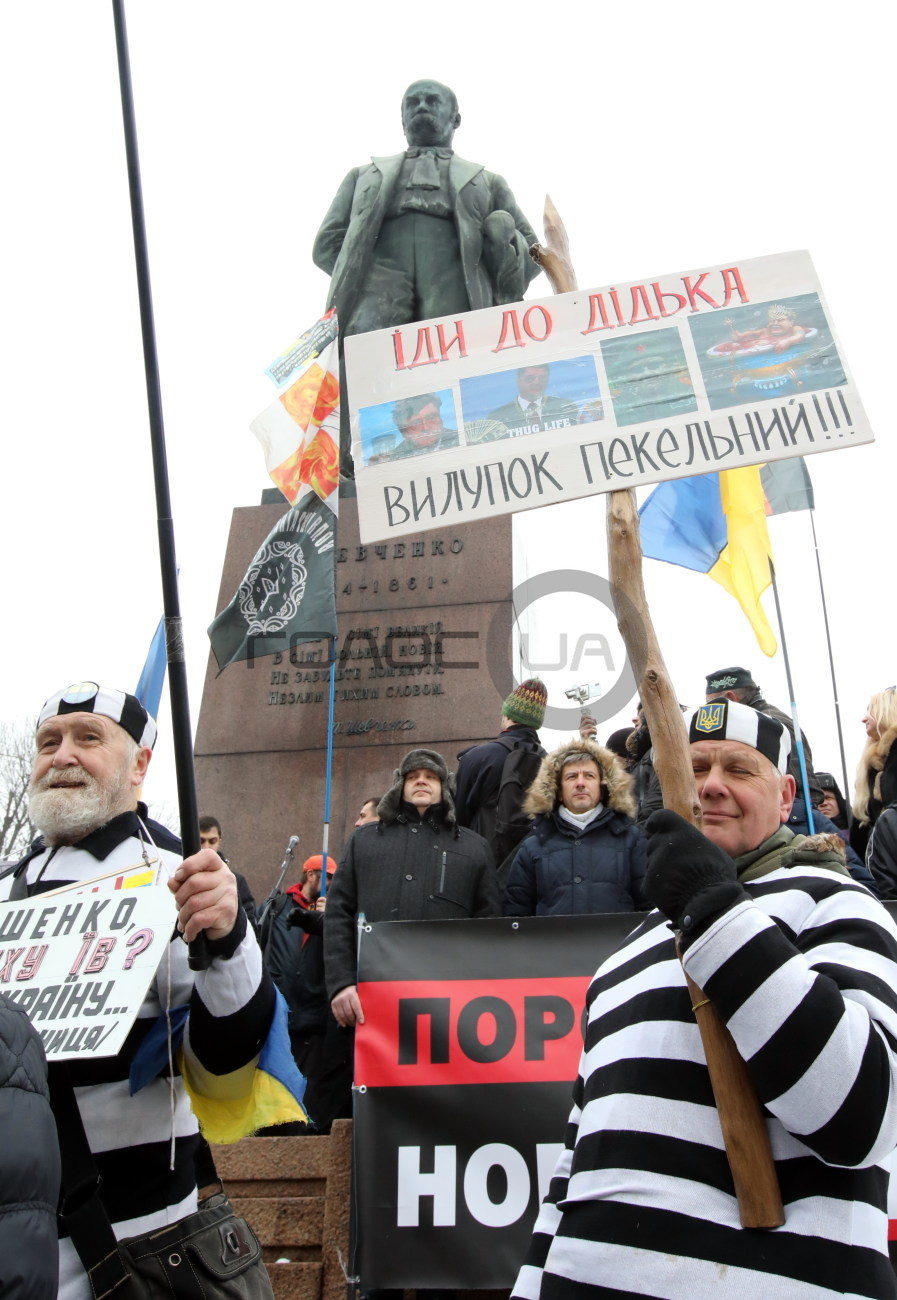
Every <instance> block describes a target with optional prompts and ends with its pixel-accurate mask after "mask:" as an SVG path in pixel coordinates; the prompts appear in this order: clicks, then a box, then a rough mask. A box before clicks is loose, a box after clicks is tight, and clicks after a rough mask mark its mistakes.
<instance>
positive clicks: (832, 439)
mask: <svg viewBox="0 0 897 1300" xmlns="http://www.w3.org/2000/svg"><path fill="white" fill-rule="evenodd" d="M345 353H346V376H347V386H348V396H349V403H350V411H351V424H352V454H353V457H354V460H355V470H356V479H357V483H358V507H359V519H360V530H361V540H362V541H363V542H371V541H376V540H380V539H382V538H387V537H398V536H401V535H402V534H405V533H410V532H420V530H421V529H426V528H431V527H437V526H444V525H445V524H446V523H454V522H463V521H464V520H468V519H480V518H485V517H487V516H490V515H496V514H505V513H508V512H510V511H515V510H528V509H532V508H533V507H536V506H541V505H550V504H553V503H555V502H558V501H566V500H571V499H573V498H575V497H581V496H588V495H590V494H594V493H601V492H610V491H613V490H615V489H617V488H628V487H637V486H638V485H640V484H644V483H655V482H660V481H663V480H666V479H674V478H684V477H687V476H689V475H694V474H701V473H707V472H710V471H716V470H723V469H735V468H738V467H741V466H745V465H756V464H763V463H767V462H769V461H774V460H779V459H784V458H786V457H790V456H803V455H809V454H811V453H813V452H819V451H831V450H834V449H835V448H839V447H846V446H855V445H859V444H860V443H865V442H871V441H872V433H871V431H870V429H869V426H868V422H867V420H866V416H865V413H864V411H863V408H862V404H861V403H860V400H859V396H858V394H857V391H856V388H855V386H854V384H853V381H852V379H851V376H850V371H849V370H848V368H847V363H846V360H845V358H844V352H843V349H842V347H841V345H840V344H839V342H838V340H837V338H836V336H835V333H834V329H833V326H832V322H831V316H830V313H829V311H828V308H827V306H826V304H825V300H824V298H823V295H822V291H821V289H820V286H819V282H818V280H817V278H816V274H815V272H814V269H813V264H812V262H811V260H810V257H809V254H808V253H806V252H795V253H785V254H781V255H778V256H775V257H764V258H754V259H750V260H747V261H744V262H739V263H736V264H732V265H729V266H716V267H711V268H708V269H704V270H699V271H692V272H688V273H686V274H677V275H669V276H663V277H660V278H657V279H650V280H645V281H640V282H633V283H626V284H619V285H615V286H613V287H610V288H604V289H598V290H588V289H586V290H582V291H575V292H573V293H566V294H560V295H558V296H557V297H554V298H545V299H542V300H540V301H537V302H526V303H517V304H512V305H506V306H500V307H491V308H486V309H484V310H483V311H476V312H468V313H467V314H465V315H463V316H459V317H457V318H444V319H442V320H438V321H424V322H421V323H419V324H412V325H404V326H401V327H399V328H396V329H391V330H377V331H375V332H373V333H370V334H362V335H354V336H350V337H348V338H346V340H345Z"/></svg>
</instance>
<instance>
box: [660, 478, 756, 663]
mask: <svg viewBox="0 0 897 1300" xmlns="http://www.w3.org/2000/svg"><path fill="white" fill-rule="evenodd" d="M766 513H767V501H766V497H765V495H764V491H763V484H762V482H761V478H760V466H759V465H751V466H748V467H747V468H745V469H728V470H721V471H720V472H719V473H717V474H700V475H698V476H697V477H694V478H680V479H673V480H671V481H669V482H666V483H661V484H660V485H659V486H658V487H656V488H655V489H654V491H653V492H652V493H651V495H650V497H648V500H647V501H646V502H645V503H644V505H643V506H642V508H641V510H640V511H639V514H640V516H641V521H640V522H641V537H642V554H643V555H646V556H648V558H649V559H652V560H665V561H666V562H667V563H668V564H679V565H682V566H683V567H684V568H686V569H694V570H696V571H697V572H698V573H706V574H707V575H708V576H709V577H711V578H713V580H714V582H718V583H719V584H720V586H721V587H725V589H726V591H728V592H729V593H730V595H732V596H734V597H735V599H736V600H737V601H738V603H739V605H740V606H741V608H742V609H743V610H744V612H745V614H746V615H747V617H748V619H749V620H750V624H751V627H752V628H753V629H754V634H755V635H756V637H757V641H758V642H759V645H760V649H761V650H762V651H763V653H764V654H766V655H770V656H772V655H774V654H775V652H776V649H777V646H776V639H775V637H774V636H773V632H772V628H771V627H770V626H769V620H768V619H767V617H766V613H765V611H764V609H763V606H762V605H761V604H760V597H761V595H762V594H763V592H764V591H765V590H766V588H767V587H768V586H769V585H770V583H771V582H772V575H771V572H770V567H769V565H770V561H771V559H772V546H771V544H770V541H769V530H768V528H767V526H766Z"/></svg>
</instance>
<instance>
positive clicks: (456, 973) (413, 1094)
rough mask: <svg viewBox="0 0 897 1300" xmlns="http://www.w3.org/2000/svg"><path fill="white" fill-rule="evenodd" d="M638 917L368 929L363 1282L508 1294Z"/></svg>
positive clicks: (360, 1141) (360, 1086)
mask: <svg viewBox="0 0 897 1300" xmlns="http://www.w3.org/2000/svg"><path fill="white" fill-rule="evenodd" d="M639 919H640V918H639V917H638V916H635V915H629V914H618V915H615V916H563V917H527V918H523V919H510V918H509V919H506V920H482V921H472V920H471V921H390V922H384V923H381V924H377V925H368V926H366V927H365V928H364V930H363V933H362V938H361V945H360V949H359V966H358V973H359V982H358V992H359V996H360V998H361V1002H362V1005H363V1007H364V1010H365V1020H364V1024H362V1025H359V1026H358V1028H357V1030H356V1038H355V1084H356V1101H355V1158H356V1167H355V1204H356V1207H357V1213H358V1218H357V1251H358V1257H357V1259H356V1260H355V1262H354V1265H353V1269H352V1271H353V1272H358V1273H359V1275H360V1277H361V1281H362V1286H363V1287H364V1288H371V1287H414V1286H418V1287H468V1288H481V1287H482V1288H498V1287H509V1286H510V1285H511V1284H512V1283H513V1281H514V1278H515V1277H516V1274H517V1269H518V1267H519V1264H520V1261H521V1259H522V1258H523V1254H524V1251H525V1250H526V1246H527V1243H528V1241H529V1235H530V1232H531V1229H532V1225H533V1221H534V1219H535V1216H536V1211H537V1209H538V1206H539V1202H540V1200H541V1197H542V1195H544V1193H545V1191H546V1189H547V1186H548V1181H549V1179H550V1177H551V1172H552V1169H553V1168H554V1164H555V1161H556V1159H557V1157H558V1155H559V1153H560V1150H561V1146H562V1143H563V1137H564V1128H565V1125H566V1122H567V1116H568V1114H569V1111H570V1092H571V1088H572V1084H573V1080H574V1079H575V1078H576V1072H577V1067H578V1064H579V1056H580V1052H581V1050H582V1016H583V1008H584V1006H585V994H586V989H587V987H588V983H589V980H590V979H591V977H592V975H593V974H594V973H595V968H596V967H597V965H598V964H599V962H600V961H602V960H603V958H604V957H605V956H606V955H607V954H608V953H610V952H612V951H613V950H614V949H615V948H616V947H617V946H618V945H619V943H620V941H621V940H622V939H623V938H624V936H625V935H626V934H628V933H629V932H630V931H631V930H632V929H633V927H634V926H635V925H637V924H638V923H639Z"/></svg>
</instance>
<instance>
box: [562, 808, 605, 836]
mask: <svg viewBox="0 0 897 1300" xmlns="http://www.w3.org/2000/svg"><path fill="white" fill-rule="evenodd" d="M558 812H559V813H560V815H561V818H562V820H563V821H565V822H569V823H570V825H571V826H575V827H576V829H577V830H578V831H584V830H585V828H586V827H587V826H588V824H589V822H592V821H594V820H595V818H596V817H597V816H598V815H599V813H603V812H604V804H603V803H598V804H596V805H595V807H594V808H590V809H589V811H588V812H584V813H575V812H571V811H570V809H569V808H565V807H564V805H563V804H558Z"/></svg>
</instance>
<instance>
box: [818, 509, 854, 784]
mask: <svg viewBox="0 0 897 1300" xmlns="http://www.w3.org/2000/svg"><path fill="white" fill-rule="evenodd" d="M810 525H811V527H812V529H813V548H814V550H815V551H816V572H817V573H818V574H819V595H820V596H821V597H822V618H823V621H824V623H825V643H826V645H827V646H828V666H829V671H830V672H831V675H832V695H833V696H834V700H835V722H836V723H837V726H838V748H839V749H840V751H841V774H842V776H843V777H844V798H845V799H847V798H848V796H849V791H850V782H849V779H848V776H847V759H846V758H845V756H844V733H843V732H842V730H841V701H840V700H839V699H838V683H837V681H836V680H835V661H834V659H833V657H832V637H831V633H830V632H829V626H828V606H827V605H826V602H825V584H824V583H823V581H822V561H821V560H820V558H819V543H818V541H817V540H816V518H815V511H813V510H811V511H810Z"/></svg>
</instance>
